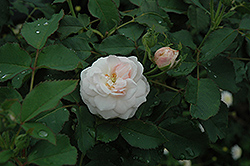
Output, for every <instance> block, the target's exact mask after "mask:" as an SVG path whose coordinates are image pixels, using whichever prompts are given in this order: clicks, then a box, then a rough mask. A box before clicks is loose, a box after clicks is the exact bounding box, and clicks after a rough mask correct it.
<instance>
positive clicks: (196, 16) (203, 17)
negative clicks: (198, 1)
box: [187, 5, 209, 31]
mask: <svg viewBox="0 0 250 166" xmlns="http://www.w3.org/2000/svg"><path fill="white" fill-rule="evenodd" d="M187 14H188V18H189V22H190V24H191V26H192V27H194V28H195V29H196V30H198V31H201V30H204V29H205V28H207V27H208V26H209V15H208V14H207V13H206V12H205V11H203V10H202V9H201V8H198V7H195V6H192V5H191V6H189V8H188V13H187Z"/></svg>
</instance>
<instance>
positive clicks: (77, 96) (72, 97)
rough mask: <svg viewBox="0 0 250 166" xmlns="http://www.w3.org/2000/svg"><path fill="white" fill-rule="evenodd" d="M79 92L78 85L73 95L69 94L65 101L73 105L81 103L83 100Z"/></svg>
mask: <svg viewBox="0 0 250 166" xmlns="http://www.w3.org/2000/svg"><path fill="white" fill-rule="evenodd" d="M79 92H80V86H79V85H78V86H77V87H76V89H75V90H74V91H73V92H72V93H70V94H68V95H67V96H65V97H64V98H63V99H65V100H68V101H70V102H72V103H80V102H81V101H82V99H81V96H80V93H79Z"/></svg>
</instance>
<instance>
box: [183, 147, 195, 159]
mask: <svg viewBox="0 0 250 166" xmlns="http://www.w3.org/2000/svg"><path fill="white" fill-rule="evenodd" d="M185 150H186V152H187V154H188V155H190V156H191V157H193V156H194V155H195V154H194V151H193V150H192V149H191V148H186V149H185Z"/></svg>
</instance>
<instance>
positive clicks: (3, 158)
mask: <svg viewBox="0 0 250 166" xmlns="http://www.w3.org/2000/svg"><path fill="white" fill-rule="evenodd" d="M13 155H14V152H13V151H12V150H10V149H9V150H3V151H1V152H0V164H3V163H5V162H7V161H8V160H9V159H10V158H11V157H12V156H13Z"/></svg>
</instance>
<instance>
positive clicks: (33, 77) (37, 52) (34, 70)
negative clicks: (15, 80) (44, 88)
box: [30, 49, 39, 91]
mask: <svg viewBox="0 0 250 166" xmlns="http://www.w3.org/2000/svg"><path fill="white" fill-rule="evenodd" d="M38 55H39V49H37V50H36V57H35V62H34V66H33V68H32V75H31V82H30V91H31V90H32V89H33V86H34V79H35V72H36V63H37V58H38Z"/></svg>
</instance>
